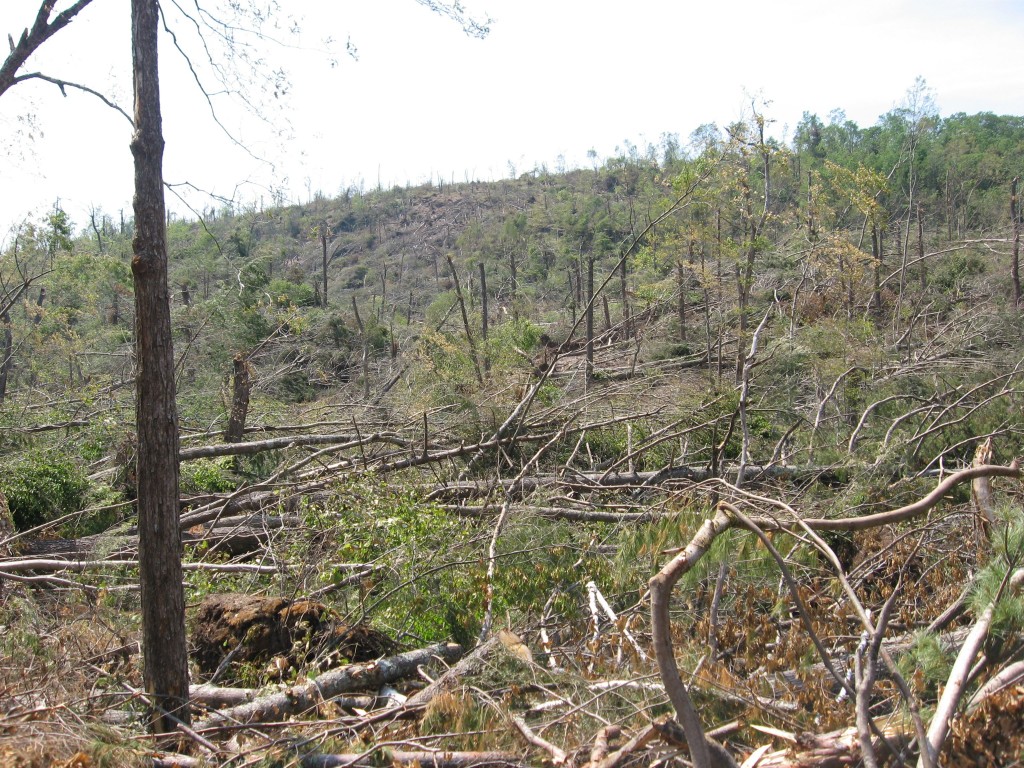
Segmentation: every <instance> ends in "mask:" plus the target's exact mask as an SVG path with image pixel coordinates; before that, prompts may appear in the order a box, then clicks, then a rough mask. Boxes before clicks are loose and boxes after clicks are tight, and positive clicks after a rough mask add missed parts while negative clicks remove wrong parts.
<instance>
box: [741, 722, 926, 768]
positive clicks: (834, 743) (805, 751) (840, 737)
mask: <svg viewBox="0 0 1024 768" xmlns="http://www.w3.org/2000/svg"><path fill="white" fill-rule="evenodd" d="M755 728H756V726H755ZM758 730H762V729H758ZM770 732H771V733H772V735H774V736H780V737H782V738H785V739H787V740H791V741H792V742H793V744H794V745H793V746H792V747H789V748H787V749H782V750H779V751H776V752H768V753H767V754H764V755H763V756H762V757H761V759H760V760H758V761H757V768H841V767H842V766H853V765H859V764H860V763H861V748H860V739H859V737H858V735H857V729H856V728H844V729H842V730H839V731H831V732H830V733H801V734H798V735H796V734H784V733H782V732H781V731H774V730H771V731H770ZM883 733H884V735H885V740H884V741H883V740H882V739H875V740H874V747H875V753H876V754H877V755H878V756H879V757H883V756H886V757H888V756H889V755H888V753H887V751H886V744H890V745H892V747H893V748H894V749H896V750H897V751H899V752H900V753H901V754H902V753H903V752H905V751H906V749H907V747H908V745H909V744H910V741H911V737H912V735H913V734H912V733H909V732H906V731H903V730H902V729H900V728H898V727H896V726H892V727H889V728H885V729H884V730H883Z"/></svg>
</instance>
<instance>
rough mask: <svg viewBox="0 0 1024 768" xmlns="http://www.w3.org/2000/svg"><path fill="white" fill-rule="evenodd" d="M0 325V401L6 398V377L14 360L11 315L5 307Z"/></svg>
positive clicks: (0, 315)
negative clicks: (0, 329) (1, 326)
mask: <svg viewBox="0 0 1024 768" xmlns="http://www.w3.org/2000/svg"><path fill="white" fill-rule="evenodd" d="M0 325H3V332H2V339H3V340H2V342H0V403H2V402H3V401H4V400H5V399H6V398H7V379H8V377H9V376H10V373H11V364H12V363H13V362H14V337H13V336H12V334H11V315H10V313H9V312H8V311H7V310H6V309H5V310H4V311H3V313H2V314H0Z"/></svg>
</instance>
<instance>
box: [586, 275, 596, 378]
mask: <svg viewBox="0 0 1024 768" xmlns="http://www.w3.org/2000/svg"><path fill="white" fill-rule="evenodd" d="M586 349H587V378H588V379H591V378H593V376H594V257H593V256H591V257H590V258H589V259H587V345H586Z"/></svg>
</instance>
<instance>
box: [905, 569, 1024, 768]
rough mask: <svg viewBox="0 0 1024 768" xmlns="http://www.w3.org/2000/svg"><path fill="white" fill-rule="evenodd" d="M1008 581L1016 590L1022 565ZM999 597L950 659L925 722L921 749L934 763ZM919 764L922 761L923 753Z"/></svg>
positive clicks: (1023, 577) (1022, 574) (1023, 571)
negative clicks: (928, 720)
mask: <svg viewBox="0 0 1024 768" xmlns="http://www.w3.org/2000/svg"><path fill="white" fill-rule="evenodd" d="M1007 581H1008V583H1007V586H1008V588H1009V589H1010V590H1011V591H1014V592H1016V591H1017V590H1019V589H1020V588H1021V586H1022V585H1024V568H1021V569H1018V570H1017V571H1014V572H1013V574H1012V575H1011V576H1009V578H1008V580H1007ZM1001 597H1002V590H1000V594H997V595H996V597H995V599H993V600H992V602H991V603H989V604H988V605H987V606H986V607H985V610H984V611H982V613H981V615H980V616H979V617H978V620H977V621H976V622H975V623H974V626H972V627H971V631H970V634H969V635H967V640H965V641H964V644H963V647H962V648H961V649H960V653H959V654H957V657H956V661H954V662H953V668H952V669H951V670H950V672H949V680H948V681H947V682H946V687H945V688H943V690H942V696H940V697H939V703H938V704H937V705H936V706H935V714H934V715H933V716H932V721H931V723H930V724H929V725H928V742H927V744H925V745H923V746H922V748H921V750H922V753H923V752H924V750H928V755H929V756H930V757H931V758H932V761H933V763H936V764H937V763H938V757H939V753H940V752H941V751H942V745H943V744H944V743H945V742H946V736H948V735H949V725H950V721H951V720H952V719H953V715H954V714H955V713H956V708H957V706H958V705H959V704H960V698H961V696H963V692H964V689H965V688H966V687H967V683H968V681H969V680H970V672H971V668H972V667H973V666H974V659H975V657H976V656H977V655H978V652H979V651H980V650H981V647H982V645H983V644H984V642H985V638H986V637H987V636H988V630H989V627H990V626H991V625H992V619H993V618H994V617H995V612H996V605H997V604H998V602H999V600H1000V598H1001ZM918 765H919V766H923V765H924V758H923V757H922V760H921V761H920V762H919V763H918Z"/></svg>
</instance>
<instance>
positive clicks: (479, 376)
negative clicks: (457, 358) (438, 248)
mask: <svg viewBox="0 0 1024 768" xmlns="http://www.w3.org/2000/svg"><path fill="white" fill-rule="evenodd" d="M446 258H447V259H448V269H449V270H450V271H451V274H452V281H453V282H454V283H455V296H456V298H457V299H458V303H459V309H461V310H462V328H463V330H464V331H465V332H466V342H467V343H468V344H469V357H470V359H471V360H472V361H473V372H474V373H476V380H477V382H478V383H480V384H483V383H484V375H483V373H481V371H480V360H479V358H478V357H477V353H476V342H475V341H474V340H473V331H472V329H471V328H470V327H469V315H468V314H466V302H465V301H463V299H462V285H461V284H460V283H459V273H458V271H457V270H456V269H455V262H453V261H452V257H451V256H447V257H446Z"/></svg>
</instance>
